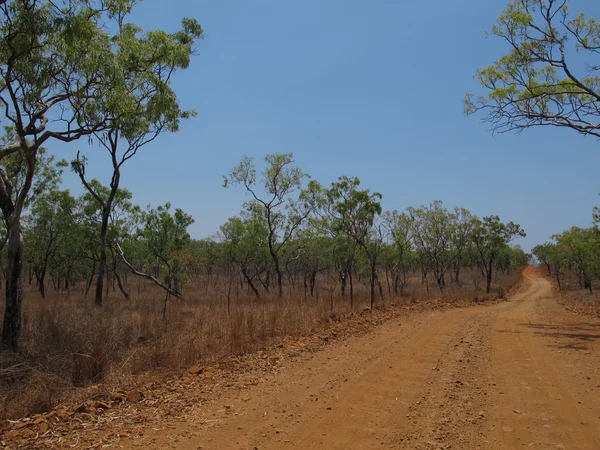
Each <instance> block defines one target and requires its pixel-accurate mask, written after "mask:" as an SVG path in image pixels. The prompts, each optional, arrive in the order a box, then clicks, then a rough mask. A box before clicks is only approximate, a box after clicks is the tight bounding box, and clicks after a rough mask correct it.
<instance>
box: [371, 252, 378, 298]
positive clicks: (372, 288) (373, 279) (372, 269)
mask: <svg viewBox="0 0 600 450" xmlns="http://www.w3.org/2000/svg"><path fill="white" fill-rule="evenodd" d="M376 276H377V275H376V267H375V264H374V263H371V309H373V306H375V277H376Z"/></svg>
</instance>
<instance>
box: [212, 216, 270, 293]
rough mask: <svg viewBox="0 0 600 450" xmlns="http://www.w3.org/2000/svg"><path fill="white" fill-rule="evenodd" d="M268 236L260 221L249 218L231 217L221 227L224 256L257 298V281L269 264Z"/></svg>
mask: <svg viewBox="0 0 600 450" xmlns="http://www.w3.org/2000/svg"><path fill="white" fill-rule="evenodd" d="M268 234H269V231H268V230H267V228H266V227H265V226H264V224H263V223H262V221H259V220H252V219H251V218H247V219H240V218H238V217H232V218H231V219H229V220H228V221H227V223H225V224H223V225H222V226H221V236H222V241H223V244H224V247H225V248H224V250H225V254H226V255H227V257H228V258H229V260H230V261H231V262H233V263H234V264H235V265H236V266H237V267H238V268H239V270H240V272H241V274H242V276H243V277H244V280H245V281H246V283H247V284H248V287H249V288H250V289H251V290H252V292H253V293H254V295H256V296H257V297H259V296H260V292H259V290H258V287H257V279H258V280H260V277H261V275H262V274H263V273H265V272H266V270H267V268H268V266H269V262H270V255H269V253H268V250H267V249H268V244H267V239H268Z"/></svg>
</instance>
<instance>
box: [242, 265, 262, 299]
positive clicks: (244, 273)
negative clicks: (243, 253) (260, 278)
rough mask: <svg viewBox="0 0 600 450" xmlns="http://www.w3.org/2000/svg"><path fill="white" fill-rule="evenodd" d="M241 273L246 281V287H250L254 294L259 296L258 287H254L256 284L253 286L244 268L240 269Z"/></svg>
mask: <svg viewBox="0 0 600 450" xmlns="http://www.w3.org/2000/svg"><path fill="white" fill-rule="evenodd" d="M242 275H244V278H245V279H246V282H247V283H248V287H249V288H250V289H252V292H254V295H255V296H256V297H260V294H259V293H258V289H256V286H254V283H252V278H250V277H249V276H248V274H247V273H246V271H245V270H242Z"/></svg>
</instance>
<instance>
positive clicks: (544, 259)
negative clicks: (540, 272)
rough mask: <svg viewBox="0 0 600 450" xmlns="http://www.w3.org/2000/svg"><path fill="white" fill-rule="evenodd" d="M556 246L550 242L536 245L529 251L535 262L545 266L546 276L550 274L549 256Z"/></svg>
mask: <svg viewBox="0 0 600 450" xmlns="http://www.w3.org/2000/svg"><path fill="white" fill-rule="evenodd" d="M555 247H556V244H553V243H552V242H546V243H544V244H540V245H536V246H535V247H533V248H532V249H531V251H532V253H533V254H534V255H535V257H536V258H537V260H538V261H539V262H540V263H542V264H544V265H545V266H546V269H547V270H548V275H551V274H552V264H551V262H550V261H551V254H552V252H553V251H554V249H555Z"/></svg>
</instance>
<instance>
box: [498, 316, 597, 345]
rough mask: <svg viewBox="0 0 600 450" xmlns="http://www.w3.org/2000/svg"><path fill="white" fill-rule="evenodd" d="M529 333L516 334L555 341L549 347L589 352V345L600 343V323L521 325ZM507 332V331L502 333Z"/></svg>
mask: <svg viewBox="0 0 600 450" xmlns="http://www.w3.org/2000/svg"><path fill="white" fill-rule="evenodd" d="M518 326H520V327H525V328H527V329H528V331H516V332H515V333H532V334H535V335H538V336H544V337H548V338H551V339H554V342H553V343H550V344H548V347H553V348H560V349H571V350H578V351H589V350H590V348H589V343H592V342H596V341H598V342H600V323H590V322H577V323H572V324H568V325H567V324H545V323H520V324H518ZM500 332H505V331H500Z"/></svg>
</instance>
